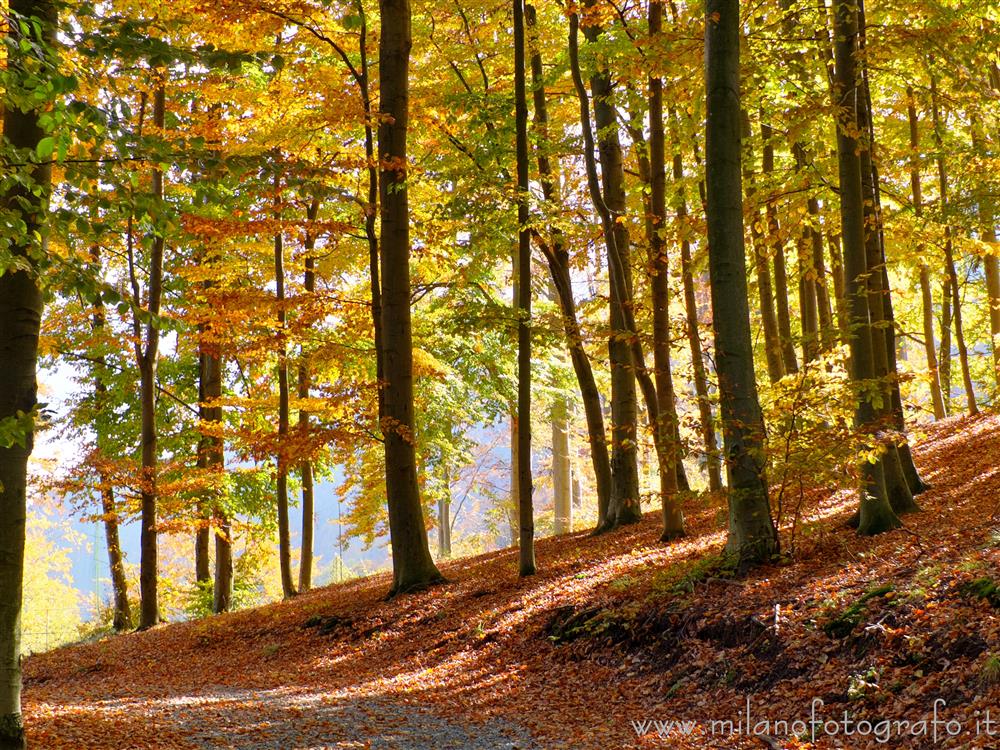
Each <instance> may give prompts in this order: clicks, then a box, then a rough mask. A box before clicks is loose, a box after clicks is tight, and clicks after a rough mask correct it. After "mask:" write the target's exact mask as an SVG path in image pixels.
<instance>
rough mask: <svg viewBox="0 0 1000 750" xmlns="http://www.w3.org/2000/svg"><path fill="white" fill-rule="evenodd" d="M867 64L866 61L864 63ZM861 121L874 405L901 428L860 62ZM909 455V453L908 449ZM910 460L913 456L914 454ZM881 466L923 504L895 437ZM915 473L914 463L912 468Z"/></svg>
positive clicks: (890, 480)
mask: <svg viewBox="0 0 1000 750" xmlns="http://www.w3.org/2000/svg"><path fill="white" fill-rule="evenodd" d="M864 23H865V15H864V2H863V0H858V38H859V43H858V44H859V47H860V50H861V52H862V54H863V52H864V38H865V33H864ZM861 65H862V66H863V65H864V63H861ZM856 112H857V120H858V127H859V128H860V129H861V131H862V132H863V133H864V134H865V137H864V138H863V140H860V141H859V145H860V146H861V152H860V154H859V158H860V161H861V197H862V201H863V206H864V238H865V269H866V273H865V275H864V279H863V283H864V286H865V288H866V289H867V292H868V317H869V320H870V321H871V338H872V368H873V373H874V376H875V378H876V380H877V383H878V389H879V391H880V393H881V397H880V398H879V401H878V403H879V406H878V407H877V409H876V411H877V413H878V415H879V416H880V417H881V419H882V420H883V424H884V426H885V427H889V426H893V427H895V426H896V424H895V423H897V422H898V424H899V425H900V427H899V429H900V432H902V430H903V429H904V428H905V425H903V424H902V421H903V413H902V402H900V411H899V415H898V417H899V418H898V420H897V419H896V414H895V413H894V410H893V398H892V396H893V390H894V387H895V385H896V382H897V380H898V374H897V372H896V331H895V328H894V324H893V320H892V319H891V317H890V315H891V310H892V307H891V303H890V301H889V293H890V292H889V288H888V279H889V275H888V272H887V271H886V263H885V253H884V252H883V248H882V241H881V240H882V236H881V231H882V230H881V228H882V214H881V210H880V201H879V185H878V180H877V174H876V170H875V161H874V149H875V128H874V125H873V121H872V112H871V107H870V104H869V94H868V73H867V70H865V69H864V68H862V71H861V82H860V86H859V96H858V100H857V104H856ZM907 456H909V454H908V453H907ZM911 463H912V459H911ZM882 470H883V477H884V480H885V491H886V496H887V497H888V499H889V504H890V505H891V506H892V509H893V510H894V511H896V513H897V514H902V513H910V512H913V511H917V510H919V508H918V507H917V504H916V503H915V502H914V501H913V490H915V489H917V488H918V486H919V482H918V481H915V483H914V486H913V488H912V489H911V487H910V484H909V482H908V481H907V479H906V476H905V474H904V471H903V463H902V458H901V456H900V454H899V449H898V446H897V444H896V442H895V441H894V440H891V439H890V440H886V441H885V443H884V453H883V455H882ZM912 474H913V475H914V477H916V475H917V474H916V468H913V469H912Z"/></svg>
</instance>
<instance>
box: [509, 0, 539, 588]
mask: <svg viewBox="0 0 1000 750" xmlns="http://www.w3.org/2000/svg"><path fill="white" fill-rule="evenodd" d="M513 10H514V120H515V130H516V139H517V149H516V150H517V154H516V161H517V227H518V232H517V260H518V269H517V270H518V287H519V289H518V291H519V295H518V310H517V426H518V430H519V432H518V436H517V437H518V439H517V459H518V472H517V492H518V506H517V508H518V522H519V531H520V535H519V539H520V544H519V551H520V556H519V558H520V560H519V562H520V573H521V576H522V577H523V576H530V575H534V574H535V509H534V502H533V498H532V492H533V490H534V487H533V485H532V480H531V229H530V227H529V226H528V221H529V216H528V94H527V84H526V81H525V78H526V76H525V67H526V65H525V62H526V56H525V51H524V43H525V33H524V4H523V0H514V9H513Z"/></svg>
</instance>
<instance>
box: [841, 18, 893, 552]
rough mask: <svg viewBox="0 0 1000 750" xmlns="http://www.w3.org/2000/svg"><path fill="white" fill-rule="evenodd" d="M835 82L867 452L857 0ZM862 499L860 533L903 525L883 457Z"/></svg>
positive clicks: (868, 352) (866, 464) (858, 419)
mask: <svg viewBox="0 0 1000 750" xmlns="http://www.w3.org/2000/svg"><path fill="white" fill-rule="evenodd" d="M833 22H834V35H833V36H834V39H835V40H836V41H835V46H834V51H835V59H836V81H835V86H834V102H833V103H834V105H835V106H837V107H838V109H839V112H838V113H837V115H838V127H837V160H838V164H839V172H840V217H841V230H842V238H843V243H844V278H845V287H846V288H845V296H846V300H847V304H848V306H849V310H850V326H849V328H848V337H849V338H848V340H849V343H850V348H851V378H852V380H854V381H855V383H858V384H859V392H858V403H857V411H856V413H855V423H856V426H857V427H858V429H859V430H861V431H862V432H863V433H866V435H867V439H868V441H869V444H868V445H866V446H865V448H866V450H865V452H866V453H867V452H870V451H871V450H873V449H877V446H876V442H877V440H876V437H875V435H874V434H873V433H874V431H875V430H876V429H877V414H876V409H875V404H874V401H873V397H872V393H871V387H870V382H871V380H872V378H873V377H874V375H875V371H874V356H873V350H872V339H873V332H872V327H871V319H870V317H869V316H870V312H869V306H868V289H867V286H866V283H865V277H866V275H867V273H868V268H867V263H866V256H865V213H864V197H863V188H862V169H861V156H860V153H861V146H860V144H859V142H858V137H857V134H858V133H859V132H860V131H859V124H858V106H859V97H860V87H859V76H858V68H857V60H856V56H855V55H856V51H857V46H856V45H857V40H858V5H857V0H846V2H843V3H839V4H837V5H836V6H835V9H834V21H833ZM859 464H860V466H859V468H860V473H861V488H860V489H861V500H860V509H859V518H858V533H859V534H865V535H870V534H878V533H880V532H883V531H888V530H889V529H893V528H897V527H898V526H900V525H901V523H900V521H899V517H898V516H897V515H896V513H895V511H893V509H892V506H891V505H890V504H889V499H888V497H887V495H886V491H885V475H884V469H883V462H882V460H881V458H880V459H879V460H877V461H874V462H873V461H869V460H868V459H867V457H862V458H861V459H860V460H859Z"/></svg>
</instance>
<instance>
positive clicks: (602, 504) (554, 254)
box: [524, 5, 611, 518]
mask: <svg viewBox="0 0 1000 750" xmlns="http://www.w3.org/2000/svg"><path fill="white" fill-rule="evenodd" d="M524 17H525V21H526V23H527V28H528V30H529V32H530V36H529V40H530V42H531V84H532V92H533V102H534V109H535V117H534V121H535V129H536V131H537V135H538V139H539V148H538V156H537V161H538V173H539V176H540V179H541V183H542V195H543V197H544V198H545V201H546V203H549V204H554V203H556V202H558V200H559V196H558V190H557V186H556V180H555V175H554V174H553V168H552V163H551V161H550V159H549V156H548V152H547V148H546V146H547V145H548V144H549V134H548V123H549V118H548V108H547V106H546V101H545V86H544V76H543V72H542V56H541V52H540V51H539V47H538V45H537V32H536V31H535V29H536V13H535V8H534V6H533V5H525V7H524ZM548 236H549V240H548V241H547V242H541V243H540V244H541V245H542V250H543V254H544V255H545V259H546V261H547V263H548V266H549V272H550V273H551V275H552V283H553V286H554V287H555V291H556V295H557V299H558V301H559V306H560V309H561V310H562V319H563V329H564V330H565V332H566V343H567V347H568V348H569V355H570V361H571V362H572V363H573V370H574V372H575V373H576V379H577V382H578V384H579V386H580V400H581V401H582V402H583V412H584V416H585V418H586V421H587V435H588V438H589V440H590V455H591V463H592V465H593V467H594V478H595V480H596V489H597V506H598V516H599V517H601V518H603V517H605V516H606V515H607V510H608V504H609V501H610V498H611V460H610V458H609V456H608V443H607V438H606V436H605V431H604V412H603V410H602V408H601V395H600V392H599V391H598V390H597V382H596V381H595V379H594V373H593V369H592V368H591V365H590V357H589V356H588V354H587V351H586V349H584V347H583V339H582V335H581V332H580V324H579V322H578V319H577V313H576V302H575V300H574V298H573V286H572V283H571V280H570V271H569V253H568V252H567V251H566V248H565V247H564V245H563V241H562V232H561V230H559V229H558V227H550V228H549V231H548Z"/></svg>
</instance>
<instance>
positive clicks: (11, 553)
mask: <svg viewBox="0 0 1000 750" xmlns="http://www.w3.org/2000/svg"><path fill="white" fill-rule="evenodd" d="M56 17H57V10H56V4H55V3H52V2H47V1H44V0H43V1H41V2H40V1H39V0H11V2H10V4H9V5H8V8H7V18H6V21H7V45H6V46H7V54H8V57H7V70H6V76H5V87H4V101H3V104H4V113H3V137H4V143H3V147H4V150H5V151H6V159H7V163H8V165H9V166H10V167H11V168H12V169H13V170H14V171H12V172H11V173H9V174H8V175H7V176H6V179H5V180H4V184H3V188H2V195H0V210H2V216H3V234H4V240H5V244H6V248H5V251H4V253H3V255H2V263H3V265H2V268H0V353H2V355H3V361H4V368H3V375H2V376H0V378H2V379H0V426H2V428H3V435H4V438H3V441H2V443H0V548H2V549H3V555H2V556H0V748H3V749H4V750H8V749H10V750H16V749H19V748H23V747H24V746H25V741H24V728H23V725H22V721H21V585H22V578H23V573H24V543H25V514H26V481H27V467H28V457H29V456H30V455H31V449H32V446H33V438H34V436H33V429H34V419H35V416H36V410H37V408H38V402H37V386H36V379H35V371H36V367H37V362H38V335H39V329H40V327H41V319H42V293H41V289H40V283H39V275H40V273H41V271H42V269H43V268H44V265H45V252H46V241H45V232H46V212H47V210H48V202H49V191H50V184H51V179H52V168H51V163H50V159H51V157H52V154H53V149H51V148H47V147H46V146H45V138H46V137H48V138H51V136H46V134H45V131H44V129H43V128H42V125H41V122H40V115H41V112H42V110H43V108H44V107H45V105H46V103H47V102H48V101H49V100H50V99H51V97H52V93H53V90H54V87H53V84H52V82H53V80H54V78H55V70H54V66H55V59H54V53H53V44H54V41H55V26H56ZM49 143H51V141H49Z"/></svg>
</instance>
